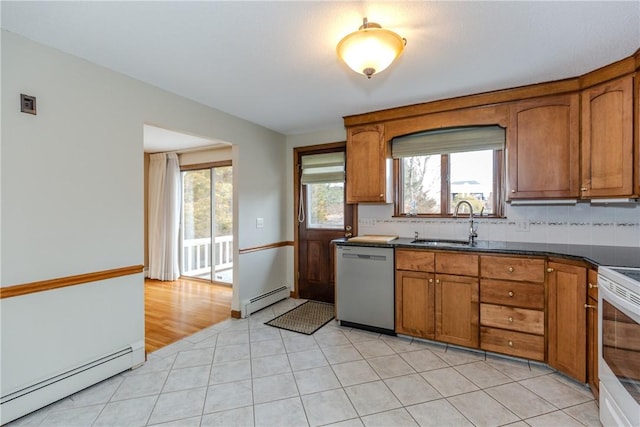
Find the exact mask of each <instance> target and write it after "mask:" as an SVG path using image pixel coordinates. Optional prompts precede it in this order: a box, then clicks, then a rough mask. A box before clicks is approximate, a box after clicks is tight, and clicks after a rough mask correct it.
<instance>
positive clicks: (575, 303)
mask: <svg viewBox="0 0 640 427" xmlns="http://www.w3.org/2000/svg"><path fill="white" fill-rule="evenodd" d="M548 267H549V268H548V271H549V275H548V284H549V295H548V299H547V310H548V313H547V316H548V323H549V336H548V341H547V346H548V356H547V358H548V363H549V365H550V366H552V367H553V368H556V369H557V370H559V371H560V372H563V373H565V374H567V375H569V376H570V377H573V378H574V379H576V380H578V381H580V382H583V383H585V382H586V381H587V354H586V353H587V330H586V326H587V310H586V304H587V269H586V267H582V266H577V265H570V264H564V263H558V262H549V264H548Z"/></svg>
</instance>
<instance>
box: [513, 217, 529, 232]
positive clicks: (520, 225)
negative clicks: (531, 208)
mask: <svg viewBox="0 0 640 427" xmlns="http://www.w3.org/2000/svg"><path fill="white" fill-rule="evenodd" d="M516 231H524V232H526V231H529V220H528V219H520V220H518V221H516Z"/></svg>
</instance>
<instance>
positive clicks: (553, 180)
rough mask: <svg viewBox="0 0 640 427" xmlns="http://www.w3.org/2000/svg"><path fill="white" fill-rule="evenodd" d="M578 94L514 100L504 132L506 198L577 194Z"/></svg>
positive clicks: (570, 195)
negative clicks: (506, 175) (506, 169)
mask: <svg viewBox="0 0 640 427" xmlns="http://www.w3.org/2000/svg"><path fill="white" fill-rule="evenodd" d="M579 113H580V105H579V96H578V94H573V95H562V96H549V97H544V98H539V99H533V100H528V101H522V102H518V103H516V104H514V105H512V107H511V114H510V116H511V117H510V126H509V128H508V134H507V135H508V136H507V167H508V190H507V197H508V198H509V199H526V198H536V199H543V198H559V197H574V198H575V197H578V196H579V195H580V188H579V182H580V170H579V164H580V160H579V159H580V153H579V134H580V119H579Z"/></svg>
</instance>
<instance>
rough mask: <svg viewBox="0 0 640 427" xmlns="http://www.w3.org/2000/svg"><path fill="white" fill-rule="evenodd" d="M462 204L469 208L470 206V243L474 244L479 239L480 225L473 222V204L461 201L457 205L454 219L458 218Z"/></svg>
mask: <svg viewBox="0 0 640 427" xmlns="http://www.w3.org/2000/svg"><path fill="white" fill-rule="evenodd" d="M462 204H466V205H467V206H469V243H473V242H474V241H475V239H476V237H478V224H474V222H473V206H471V203H469V201H468V200H460V201H459V202H458V204H457V205H456V209H455V211H454V212H453V217H454V218H457V217H458V210H459V209H460V205H462ZM483 211H484V209H483ZM480 215H482V214H480Z"/></svg>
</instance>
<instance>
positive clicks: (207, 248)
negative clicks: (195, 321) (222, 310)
mask: <svg viewBox="0 0 640 427" xmlns="http://www.w3.org/2000/svg"><path fill="white" fill-rule="evenodd" d="M180 273H181V275H182V276H184V277H188V278H197V279H205V280H208V281H211V282H218V283H224V284H228V285H231V284H232V283H233V168H232V166H231V162H230V161H229V162H217V163H215V164H211V165H207V166H206V167H202V166H196V167H188V168H182V219H181V232H180Z"/></svg>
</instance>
